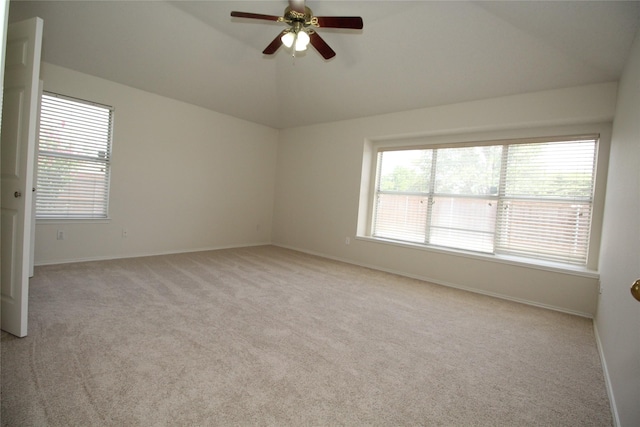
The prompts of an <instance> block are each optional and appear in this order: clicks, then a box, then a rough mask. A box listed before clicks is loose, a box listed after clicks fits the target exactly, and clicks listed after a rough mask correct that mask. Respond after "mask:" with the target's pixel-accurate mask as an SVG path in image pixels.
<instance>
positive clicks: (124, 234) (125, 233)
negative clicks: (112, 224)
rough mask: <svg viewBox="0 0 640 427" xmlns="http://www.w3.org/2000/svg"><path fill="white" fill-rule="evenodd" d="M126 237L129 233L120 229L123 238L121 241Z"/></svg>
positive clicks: (124, 229)
mask: <svg viewBox="0 0 640 427" xmlns="http://www.w3.org/2000/svg"><path fill="white" fill-rule="evenodd" d="M127 236H129V232H128V231H127V229H126V228H123V229H122V238H123V239H126V238H127Z"/></svg>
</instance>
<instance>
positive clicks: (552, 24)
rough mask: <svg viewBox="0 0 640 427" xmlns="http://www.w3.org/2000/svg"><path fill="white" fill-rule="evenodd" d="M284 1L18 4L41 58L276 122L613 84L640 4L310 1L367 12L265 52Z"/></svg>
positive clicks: (16, 13) (330, 11)
mask: <svg viewBox="0 0 640 427" xmlns="http://www.w3.org/2000/svg"><path fill="white" fill-rule="evenodd" d="M286 6H287V2H286V1H285V0H282V1H66V0H65V1H55V0H53V1H43V2H37V1H13V0H12V1H11V4H10V15H9V20H10V21H11V22H14V21H19V20H22V19H25V18H29V17H32V16H39V17H41V18H43V20H44V40H43V53H42V55H43V60H44V61H46V62H49V63H52V64H56V65H60V66H63V67H67V68H71V69H74V70H77V71H81V72H84V73H87V74H91V75H94V76H98V77H102V78H105V79H108V80H111V81H114V82H118V83H122V84H125V85H129V86H132V87H136V88H139V89H143V90H146V91H149V92H153V93H157V94H160V95H164V96H168V97H171V98H174V99H178V100H181V101H185V102H189V103H192V104H195V105H199V106H202V107H206V108H209V109H212V110H215V111H218V112H221V113H225V114H229V115H232V116H235V117H239V118H242V119H246V120H250V121H253V122H256V123H261V124H264V125H268V126H271V127H274V128H289V127H296V126H304V125H310V124H315V123H322V122H328V121H338V120H344V119H351V118H356V117H363V116H370V115H376V114H382V113H388V112H397V111H405V110H411V109H416V108H423V107H430V106H436V105H444V104H451V103H457V102H464V101H471V100H476V99H483V98H491V97H497V96H504V95H511V94H517V93H525V92H533V91H540V90H547V89H556V88H561V87H569V86H578V85H584V84H591V83H600V82H608V81H615V80H618V79H619V77H620V74H621V71H622V68H623V66H624V64H625V61H626V58H627V55H628V53H629V49H630V47H631V44H632V41H633V39H634V36H635V33H636V31H638V28H639V23H640V2H638V1H633V2H630V1H622V2H617V1H567V2H565V1H554V2H542V1H518V2H516V1H513V2H480V1H472V2H467V1H311V0H309V1H307V6H309V7H310V8H311V9H312V10H313V12H314V14H315V15H321V16H342V15H346V16H354V15H355V16H361V17H362V18H363V20H364V29H363V30H339V29H328V28H327V29H320V30H318V32H319V34H321V36H322V37H323V38H324V40H325V41H326V42H327V43H328V44H329V45H330V46H331V47H332V48H333V49H334V50H335V51H336V52H337V55H336V57H334V58H332V59H330V60H324V59H323V58H322V57H321V56H320V55H319V54H318V53H317V52H316V51H315V50H313V49H312V48H310V49H309V50H308V51H307V52H304V53H302V54H298V55H296V57H295V58H294V57H292V56H291V54H290V53H288V52H287V51H286V50H285V49H284V48H281V49H280V50H279V51H278V52H277V53H276V54H275V55H273V56H266V55H263V54H262V50H263V49H264V48H265V47H266V46H267V44H269V43H270V42H271V40H273V38H274V37H275V36H276V35H277V34H278V33H279V32H280V31H281V30H282V29H284V24H279V23H275V22H270V21H257V20H248V19H239V18H231V17H230V12H231V11H232V10H238V11H244V12H255V13H262V14H269V15H279V16H280V15H282V13H283V11H284V8H285V7H286Z"/></svg>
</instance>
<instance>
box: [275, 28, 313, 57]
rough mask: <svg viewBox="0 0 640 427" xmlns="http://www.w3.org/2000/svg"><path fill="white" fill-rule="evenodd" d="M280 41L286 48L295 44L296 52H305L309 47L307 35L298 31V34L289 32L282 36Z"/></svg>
mask: <svg viewBox="0 0 640 427" xmlns="http://www.w3.org/2000/svg"><path fill="white" fill-rule="evenodd" d="M280 40H282V44H284V45H285V46H286V47H287V48H290V47H291V46H293V45H294V43H295V49H296V51H297V52H300V51H303V50H307V46H308V45H309V41H310V38H309V34H307V32H306V31H298V33H297V34H296V33H294V32H293V31H289V32H288V33H286V34H285V35H283V36H282V37H281V38H280Z"/></svg>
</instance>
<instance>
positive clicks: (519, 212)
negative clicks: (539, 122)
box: [371, 136, 598, 265]
mask: <svg viewBox="0 0 640 427" xmlns="http://www.w3.org/2000/svg"><path fill="white" fill-rule="evenodd" d="M597 145H598V137H597V136H590V137H584V136H582V137H575V138H555V139H545V140H536V141H516V142H509V143H504V142H500V143H498V142H496V143H484V144H477V145H474V144H465V145H464V146H456V145H451V146H441V147H437V148H433V147H420V148H409V149H393V148H387V149H384V148H383V149H380V151H378V156H377V168H376V182H375V194H374V206H373V218H372V230H371V234H372V236H373V237H378V238H384V239H391V240H398V241H405V242H412V243H418V244H425V245H430V246H440V247H448V248H455V249H462V250H471V251H477V252H484V253H491V254H503V255H515V256H521V257H528V258H537V259H544V260H551V261H558V262H562V263H569V264H578V265H586V263H587V256H588V246H589V237H590V230H591V218H592V204H593V193H594V183H595V179H594V177H595V164H596V155H597Z"/></svg>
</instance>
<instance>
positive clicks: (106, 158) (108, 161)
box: [34, 90, 115, 223]
mask: <svg viewBox="0 0 640 427" xmlns="http://www.w3.org/2000/svg"><path fill="white" fill-rule="evenodd" d="M45 96H48V97H50V98H57V99H61V100H65V101H69V102H73V103H78V104H84V105H86V106H89V107H96V108H100V109H103V110H105V112H108V124H107V126H108V130H107V135H102V136H101V138H102V137H106V138H104V141H106V149H105V151H99V153H100V154H99V155H98V156H97V157H95V158H94V157H91V156H88V155H86V156H83V155H70V156H65V155H55V154H53V155H49V156H46V157H48V158H52V159H63V158H66V159H73V158H75V159H76V160H78V161H79V162H82V164H87V163H91V162H93V163H94V164H97V163H100V164H101V165H103V166H104V168H105V170H106V173H105V175H106V178H105V180H104V191H103V192H102V191H101V192H100V193H99V194H104V198H102V197H100V198H99V200H100V203H102V204H103V205H104V210H103V211H101V213H100V214H97V215H96V214H87V213H82V212H80V213H77V214H71V215H62V214H60V215H54V214H49V215H44V216H43V215H42V214H41V212H40V211H39V210H38V197H39V195H40V194H42V191H43V190H42V188H39V191H38V192H36V196H35V200H34V202H35V203H34V215H35V218H36V221H37V222H38V223H69V222H77V223H83V222H90V223H101V222H109V221H110V216H109V208H110V198H111V174H112V166H113V165H112V163H113V129H114V117H115V108H114V107H113V106H110V105H106V104H101V103H98V102H94V101H89V100H86V99H82V98H77V97H73V96H69V95H63V94H60V93H56V92H53V91H48V90H43V91H42V99H41V100H40V109H39V124H38V140H37V143H36V146H37V150H36V159H35V162H36V174H35V183H36V186H38V183H39V179H40V168H39V164H40V156H41V135H42V134H41V130H42V120H41V115H42V103H43V101H44V97H45ZM89 132H90V131H89ZM90 145H91V144H90ZM79 146H80V145H79ZM80 147H82V146H80ZM85 148H86V147H85ZM92 200H98V199H97V198H94V199H92Z"/></svg>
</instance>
